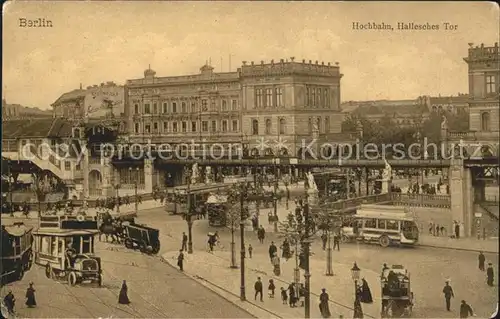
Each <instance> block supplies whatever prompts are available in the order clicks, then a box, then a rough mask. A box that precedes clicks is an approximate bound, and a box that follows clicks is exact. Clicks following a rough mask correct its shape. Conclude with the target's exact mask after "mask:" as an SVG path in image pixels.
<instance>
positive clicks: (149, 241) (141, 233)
mask: <svg viewBox="0 0 500 319" xmlns="http://www.w3.org/2000/svg"><path fill="white" fill-rule="evenodd" d="M123 236H124V238H125V247H127V248H128V249H139V250H140V251H141V252H143V253H146V254H155V255H156V254H157V253H158V252H159V251H160V231H159V230H158V229H154V228H151V227H147V226H146V225H139V224H135V223H129V224H127V223H125V224H123Z"/></svg>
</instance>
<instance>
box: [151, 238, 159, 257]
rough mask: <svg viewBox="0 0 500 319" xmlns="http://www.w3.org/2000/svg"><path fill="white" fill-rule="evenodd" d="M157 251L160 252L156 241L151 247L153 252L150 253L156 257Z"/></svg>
mask: <svg viewBox="0 0 500 319" xmlns="http://www.w3.org/2000/svg"><path fill="white" fill-rule="evenodd" d="M159 251H160V241H159V240H158V241H157V242H156V245H154V246H153V251H152V253H153V254H155V255H156V254H157V253H158V252H159Z"/></svg>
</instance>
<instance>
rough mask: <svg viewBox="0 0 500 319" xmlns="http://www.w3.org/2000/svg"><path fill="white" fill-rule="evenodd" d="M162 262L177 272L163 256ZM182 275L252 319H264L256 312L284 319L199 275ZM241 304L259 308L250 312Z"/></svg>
mask: <svg viewBox="0 0 500 319" xmlns="http://www.w3.org/2000/svg"><path fill="white" fill-rule="evenodd" d="M160 261H161V262H163V263H165V264H167V265H169V266H171V267H173V268H175V269H176V270H177V267H176V266H175V265H173V264H172V263H171V262H170V261H169V260H167V259H165V258H163V256H162V257H160ZM179 272H180V271H179ZM180 273H182V274H184V275H185V276H186V277H188V278H190V279H192V280H194V281H196V282H197V283H199V284H201V285H203V286H204V287H206V288H207V289H209V290H210V291H212V292H214V293H215V294H217V295H218V296H220V297H221V298H223V299H225V300H226V301H227V302H229V303H231V304H233V305H235V306H236V307H238V308H239V309H241V310H242V311H244V312H246V313H248V314H249V315H250V316H251V318H263V317H262V316H257V315H255V314H254V313H252V312H253V311H255V310H257V311H256V312H261V313H262V312H265V313H266V314H268V316H269V315H270V317H269V318H279V319H282V318H283V317H281V316H279V315H278V314H276V313H274V312H272V311H269V310H267V309H265V308H263V307H261V306H259V305H256V304H254V303H253V302H251V301H248V299H247V300H245V301H243V302H241V300H239V298H240V296H238V295H236V294H235V293H233V292H231V291H229V290H227V289H225V288H223V287H221V286H219V285H217V284H215V283H213V282H211V281H210V280H207V279H205V278H203V277H200V276H197V275H190V274H188V273H186V272H180ZM221 291H222V292H223V293H225V294H229V295H231V296H233V297H234V298H235V299H236V298H237V299H238V301H239V302H238V301H235V300H231V299H230V298H228V297H227V296H224V295H223V294H221ZM241 303H244V304H247V305H249V306H250V307H254V308H257V309H253V311H252V310H250V309H245V307H244V306H243V305H242V304H241Z"/></svg>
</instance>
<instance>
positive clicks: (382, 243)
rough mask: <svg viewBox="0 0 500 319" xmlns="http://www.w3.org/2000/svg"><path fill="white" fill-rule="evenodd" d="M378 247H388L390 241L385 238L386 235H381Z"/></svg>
mask: <svg viewBox="0 0 500 319" xmlns="http://www.w3.org/2000/svg"><path fill="white" fill-rule="evenodd" d="M378 242H379V244H380V246H382V247H384V248H386V247H388V246H389V244H390V240H389V237H387V235H382V236H381V237H380V238H379V240H378Z"/></svg>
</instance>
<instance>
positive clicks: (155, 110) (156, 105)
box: [153, 103, 158, 114]
mask: <svg viewBox="0 0 500 319" xmlns="http://www.w3.org/2000/svg"><path fill="white" fill-rule="evenodd" d="M156 113H158V104H156V103H153V114H156Z"/></svg>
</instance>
